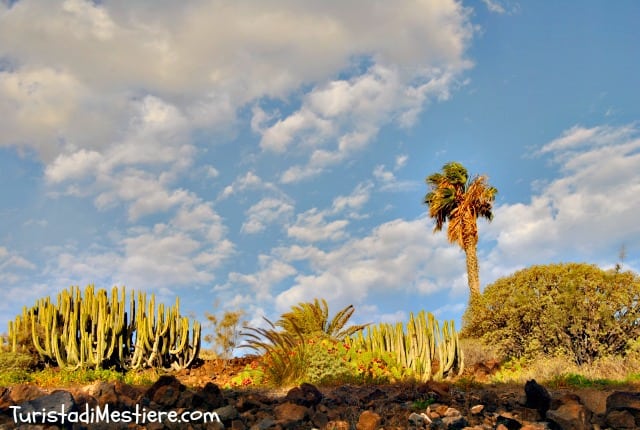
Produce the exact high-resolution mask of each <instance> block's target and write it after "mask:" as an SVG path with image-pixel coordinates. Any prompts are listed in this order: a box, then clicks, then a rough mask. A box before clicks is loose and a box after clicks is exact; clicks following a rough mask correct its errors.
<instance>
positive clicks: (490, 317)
mask: <svg viewBox="0 0 640 430" xmlns="http://www.w3.org/2000/svg"><path fill="white" fill-rule="evenodd" d="M639 298H640V279H639V277H638V275H636V274H635V273H632V272H619V271H604V270H602V269H600V268H598V267H597V266H594V265H588V264H578V263H570V264H552V265H547V266H533V267H530V268H528V269H524V270H521V271H519V272H516V273H514V274H513V275H511V276H508V277H505V278H502V279H499V280H498V281H496V282H495V283H493V284H492V285H489V286H488V287H487V288H486V289H485V291H484V292H483V294H482V295H481V296H478V297H475V298H474V299H473V300H472V301H471V303H470V306H469V308H468V309H467V312H466V313H465V315H464V324H465V325H464V328H463V333H462V335H463V337H471V338H478V339H481V340H482V341H483V342H484V343H485V344H486V345H493V346H495V347H496V349H497V352H498V353H500V354H502V355H503V356H504V357H506V358H532V357H539V356H548V357H553V356H559V357H565V359H568V360H569V361H573V362H574V363H575V364H578V365H579V364H582V363H592V362H594V361H595V360H597V359H599V358H602V357H606V356H610V355H623V354H625V353H626V352H627V350H628V344H629V340H630V339H637V338H638V337H639V336H640V324H639V321H640V319H639V318H640V303H639V300H638V299H639Z"/></svg>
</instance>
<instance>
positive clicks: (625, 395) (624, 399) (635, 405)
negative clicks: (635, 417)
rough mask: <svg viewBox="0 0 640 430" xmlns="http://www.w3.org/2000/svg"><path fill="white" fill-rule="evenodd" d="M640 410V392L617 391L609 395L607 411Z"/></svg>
mask: <svg viewBox="0 0 640 430" xmlns="http://www.w3.org/2000/svg"><path fill="white" fill-rule="evenodd" d="M620 410H628V411H640V393H634V392H629V391H615V392H614V393H612V394H611V395H609V397H607V412H609V411H620Z"/></svg>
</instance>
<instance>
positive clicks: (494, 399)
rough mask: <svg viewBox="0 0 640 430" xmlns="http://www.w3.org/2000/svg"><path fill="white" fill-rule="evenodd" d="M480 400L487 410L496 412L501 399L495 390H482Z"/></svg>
mask: <svg viewBox="0 0 640 430" xmlns="http://www.w3.org/2000/svg"><path fill="white" fill-rule="evenodd" d="M480 402H481V403H482V404H483V405H485V408H486V410H487V412H495V411H496V410H497V409H498V403H499V402H500V399H498V395H497V394H496V393H495V391H491V390H482V391H481V392H480Z"/></svg>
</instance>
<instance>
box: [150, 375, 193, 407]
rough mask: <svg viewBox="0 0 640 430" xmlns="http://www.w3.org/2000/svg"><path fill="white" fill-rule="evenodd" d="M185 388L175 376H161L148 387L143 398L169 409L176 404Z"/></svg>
mask: <svg viewBox="0 0 640 430" xmlns="http://www.w3.org/2000/svg"><path fill="white" fill-rule="evenodd" d="M186 388H187V387H185V386H184V385H182V383H181V382H180V381H179V380H178V379H177V378H176V377H175V376H167V375H163V376H161V377H160V378H158V380H157V381H156V382H155V384H153V385H152V386H151V387H149V389H148V390H147V392H146V393H145V395H144V397H145V398H147V399H149V400H150V401H152V402H155V403H157V404H158V405H160V406H162V407H165V408H169V407H172V406H174V405H175V404H176V403H177V401H178V399H179V398H180V394H181V393H182V392H183V391H185V390H186Z"/></svg>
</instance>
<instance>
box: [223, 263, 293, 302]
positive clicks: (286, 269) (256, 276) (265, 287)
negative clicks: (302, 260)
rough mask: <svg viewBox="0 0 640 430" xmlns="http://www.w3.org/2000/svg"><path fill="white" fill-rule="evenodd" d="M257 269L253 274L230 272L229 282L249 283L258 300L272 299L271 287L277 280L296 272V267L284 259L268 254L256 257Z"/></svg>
mask: <svg viewBox="0 0 640 430" xmlns="http://www.w3.org/2000/svg"><path fill="white" fill-rule="evenodd" d="M258 264H259V270H258V271H257V272H256V273H253V274H242V273H238V272H231V273H230V274H229V283H231V284H236V283H242V284H246V285H249V286H250V287H251V289H252V291H253V292H254V293H255V297H254V298H255V299H257V300H259V301H265V300H267V301H271V300H273V295H272V288H273V287H274V286H275V285H277V284H278V283H279V282H281V281H283V280H284V279H286V278H289V277H291V276H293V275H295V274H296V273H297V271H296V269H295V268H294V267H293V266H292V265H290V264H288V263H287V262H285V261H282V260H280V259H277V258H274V257H271V256H268V255H260V256H259V257H258Z"/></svg>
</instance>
